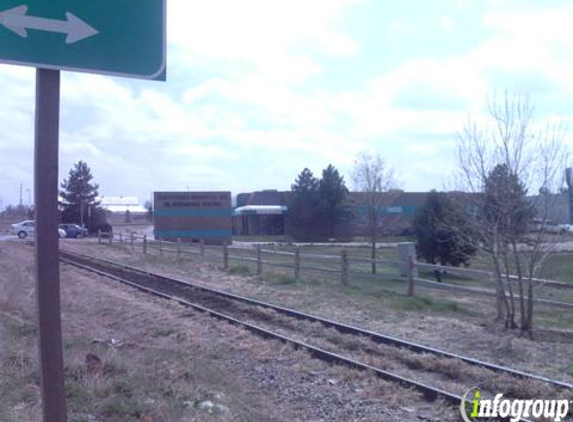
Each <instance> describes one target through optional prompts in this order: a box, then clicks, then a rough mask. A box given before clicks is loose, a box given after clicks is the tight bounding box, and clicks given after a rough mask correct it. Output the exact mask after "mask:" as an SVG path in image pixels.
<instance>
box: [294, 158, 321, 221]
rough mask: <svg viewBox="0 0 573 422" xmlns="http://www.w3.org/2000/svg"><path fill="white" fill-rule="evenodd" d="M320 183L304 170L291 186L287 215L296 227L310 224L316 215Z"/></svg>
mask: <svg viewBox="0 0 573 422" xmlns="http://www.w3.org/2000/svg"><path fill="white" fill-rule="evenodd" d="M319 186H320V181H319V180H318V179H317V178H316V177H314V175H313V174H312V172H311V171H310V170H309V169H308V168H305V169H304V170H303V171H302V172H301V173H300V174H299V175H298V176H297V178H296V180H295V183H294V184H293V185H291V194H290V195H289V198H288V208H289V215H290V217H291V219H292V220H293V222H294V223H295V224H296V225H298V226H304V225H307V224H310V223H311V222H312V221H313V220H314V218H315V217H316V215H317V211H318V206H319V202H320V198H319Z"/></svg>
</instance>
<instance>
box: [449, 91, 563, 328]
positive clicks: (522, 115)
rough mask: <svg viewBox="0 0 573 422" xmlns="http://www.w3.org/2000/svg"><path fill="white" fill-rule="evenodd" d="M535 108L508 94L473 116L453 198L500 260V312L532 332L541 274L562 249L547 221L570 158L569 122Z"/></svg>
mask: <svg viewBox="0 0 573 422" xmlns="http://www.w3.org/2000/svg"><path fill="white" fill-rule="evenodd" d="M533 114H534V108H533V106H532V105H531V103H530V101H529V98H528V97H527V96H525V95H520V94H515V95H511V94H508V93H506V94H505V95H504V96H503V98H496V97H493V98H492V99H490V101H489V102H488V114H487V116H486V117H485V118H474V119H472V118H469V119H468V122H467V124H466V126H465V128H464V129H463V131H461V132H460V133H458V134H457V141H458V167H459V174H457V175H456V180H457V182H458V186H457V192H458V193H457V198H456V200H455V201H454V202H455V203H456V204H458V212H460V213H463V214H464V215H465V218H466V219H467V220H468V221H470V223H471V224H472V230H471V232H472V234H473V241H474V244H475V245H476V247H478V249H479V250H481V252H482V253H483V254H485V255H486V256H487V257H488V259H489V261H490V262H491V264H492V265H493V269H494V274H495V281H496V292H497V295H496V297H497V301H496V304H497V318H498V319H499V320H502V321H504V322H505V325H506V327H507V328H517V327H519V328H520V329H521V330H522V331H524V332H528V333H529V334H530V335H531V334H532V329H533V300H534V290H535V287H536V286H537V284H536V281H535V276H536V274H537V273H538V272H539V270H540V268H541V266H542V264H543V263H544V262H545V261H546V260H547V258H548V257H549V256H550V255H551V253H552V252H554V250H555V241H554V239H553V238H554V236H553V235H552V233H551V231H550V230H549V226H548V223H549V222H550V221H551V220H552V219H553V217H554V212H555V206H554V205H555V204H554V203H555V200H556V198H557V196H558V193H559V191H560V188H561V187H562V185H563V182H564V178H563V173H564V169H565V165H566V162H567V150H566V147H565V144H564V142H563V141H564V137H565V133H566V131H565V128H564V126H563V125H562V124H559V123H552V122H547V123H545V124H544V125H543V126H540V125H539V124H538V123H537V122H535V121H534V119H533ZM534 217H535V218H536V219H537V220H536V221H537V222H538V223H537V224H536V227H535V231H532V230H531V221H532V219H533V218H534ZM510 274H514V276H510ZM516 290H517V291H516ZM516 305H517V306H516ZM517 309H519V324H518V323H517V320H516V318H517V315H516V314H517Z"/></svg>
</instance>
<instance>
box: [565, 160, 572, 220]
mask: <svg viewBox="0 0 573 422" xmlns="http://www.w3.org/2000/svg"><path fill="white" fill-rule="evenodd" d="M565 181H566V182H567V187H568V188H569V189H568V193H569V222H570V223H572V224H573V168H571V167H569V168H567V169H565Z"/></svg>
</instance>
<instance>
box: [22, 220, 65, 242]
mask: <svg viewBox="0 0 573 422" xmlns="http://www.w3.org/2000/svg"><path fill="white" fill-rule="evenodd" d="M11 233H12V234H15V235H17V236H18V237H19V238H20V239H25V238H26V237H28V236H34V234H35V233H36V222H35V221H34V220H26V221H22V222H20V223H16V224H12V226H11ZM58 237H59V238H62V237H66V231H65V230H64V229H61V228H58Z"/></svg>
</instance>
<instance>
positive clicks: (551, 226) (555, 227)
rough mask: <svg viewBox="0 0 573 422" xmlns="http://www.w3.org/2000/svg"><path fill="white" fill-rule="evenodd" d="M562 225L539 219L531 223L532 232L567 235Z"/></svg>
mask: <svg viewBox="0 0 573 422" xmlns="http://www.w3.org/2000/svg"><path fill="white" fill-rule="evenodd" d="M561 226H562V225H561V224H557V223H556V222H555V221H551V220H542V219H539V218H535V219H534V220H533V221H532V223H531V231H534V232H540V231H544V232H545V233H556V234H560V233H565V231H564V230H563V228H562V227H561Z"/></svg>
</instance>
